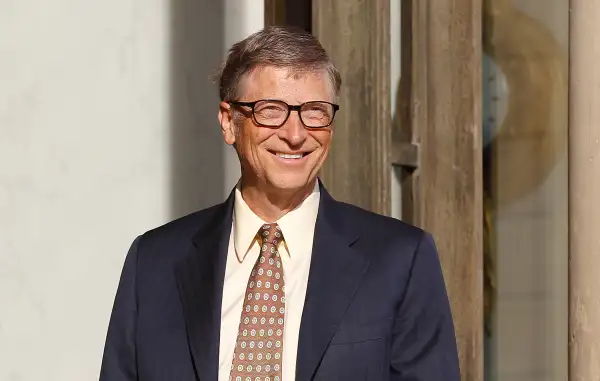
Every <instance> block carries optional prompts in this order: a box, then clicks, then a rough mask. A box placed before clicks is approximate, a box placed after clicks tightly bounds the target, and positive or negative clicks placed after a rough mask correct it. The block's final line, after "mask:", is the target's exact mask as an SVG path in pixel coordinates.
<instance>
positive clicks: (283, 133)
mask: <svg viewBox="0 0 600 381" xmlns="http://www.w3.org/2000/svg"><path fill="white" fill-rule="evenodd" d="M277 133H278V136H279V138H280V139H282V140H285V141H287V142H288V143H289V145H290V146H299V145H301V144H302V143H303V142H304V141H305V140H306V137H307V136H308V132H307V131H306V128H305V127H304V124H303V123H302V120H301V119H300V115H299V114H298V112H297V111H292V112H291V113H290V116H289V118H288V119H287V120H286V121H285V123H284V124H283V126H281V127H280V128H279V130H278V131H277Z"/></svg>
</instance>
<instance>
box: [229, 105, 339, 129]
mask: <svg viewBox="0 0 600 381" xmlns="http://www.w3.org/2000/svg"><path fill="white" fill-rule="evenodd" d="M261 102H276V103H280V104H284V105H286V106H287V110H288V112H287V115H286V117H285V118H284V119H283V122H281V123H280V124H279V125H269V124H263V123H260V122H259V121H257V120H256V115H255V114H254V107H255V106H256V105H257V104H258V103H261ZM226 103H228V104H229V105H231V106H246V107H250V109H251V110H252V120H253V121H254V123H256V125H257V126H260V127H268V128H279V127H281V126H283V125H284V124H285V122H287V120H288V119H289V117H290V114H291V113H292V111H296V112H297V113H298V118H300V121H301V122H302V124H303V125H304V127H306V128H308V129H315V130H316V129H319V128H327V127H329V126H331V124H332V123H333V120H334V119H335V114H336V113H337V112H338V110H339V109H340V106H339V105H337V104H335V103H331V102H327V101H308V102H304V103H301V104H299V105H290V104H287V103H286V102H284V101H282V100H280V99H259V100H257V101H254V102H240V101H227V102H226ZM309 103H326V104H329V105H331V106H332V107H333V115H331V121H329V124H327V125H325V126H318V127H311V126H307V125H306V123H304V121H303V120H302V114H301V113H300V110H302V107H304V106H305V105H307V104H309Z"/></svg>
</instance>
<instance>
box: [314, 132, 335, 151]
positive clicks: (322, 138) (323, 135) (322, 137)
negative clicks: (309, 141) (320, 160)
mask: <svg viewBox="0 0 600 381" xmlns="http://www.w3.org/2000/svg"><path fill="white" fill-rule="evenodd" d="M331 135H332V132H330V131H314V132H312V134H311V137H312V138H313V139H314V140H315V141H316V142H317V143H318V144H319V146H321V148H323V149H325V150H327V149H328V148H329V145H330V144H331Z"/></svg>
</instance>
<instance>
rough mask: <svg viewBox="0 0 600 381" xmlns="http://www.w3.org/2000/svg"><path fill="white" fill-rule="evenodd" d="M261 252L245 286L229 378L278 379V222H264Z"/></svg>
mask: <svg viewBox="0 0 600 381" xmlns="http://www.w3.org/2000/svg"><path fill="white" fill-rule="evenodd" d="M258 235H259V236H260V242H261V249H260V255H259V257H258V260H257V261H256V264H255V265H254V268H253V269H252V273H251V275H250V279H248V285H247V287H246V298H245V299H244V307H243V310H242V316H241V318H240V328H239V332H238V337H237V342H236V345H235V352H234V354H233V364H232V366H231V376H230V377H229V380H230V381H281V380H282V378H281V374H282V360H283V358H282V355H283V324H284V316H285V283H284V281H283V266H282V264H281V257H280V256H279V252H278V250H277V245H278V244H279V243H280V242H281V241H282V240H283V235H282V233H281V229H280V228H279V226H278V225H277V224H266V225H263V226H262V227H261V228H260V230H259V231H258Z"/></svg>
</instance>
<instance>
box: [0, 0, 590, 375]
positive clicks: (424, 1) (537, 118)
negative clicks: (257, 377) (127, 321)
mask: <svg viewBox="0 0 600 381" xmlns="http://www.w3.org/2000/svg"><path fill="white" fill-rule="evenodd" d="M594 1H595V0H582V2H583V3H587V4H592V3H593V2H594ZM569 9H570V4H569V0H376V1H369V2H365V1H361V0H344V1H336V0H323V1H316V0H315V1H311V0H294V1H291V0H221V1H215V0H157V1H152V2H148V1H141V0H118V1H117V0H104V1H89V0H79V1H71V0H54V1H53V2H39V1H33V0H19V1H16V0H4V1H2V3H1V5H0V237H1V238H0V380H2V381H30V380H31V381H32V380H45V381H65V380H92V379H97V376H98V370H99V367H100V361H101V355H102V349H103V344H104V338H105V334H106V328H107V324H108V319H109V316H110V311H111V307H112V302H113V298H114V293H115V291H116V286H117V282H118V278H119V275H120V271H121V267H122V264H123V260H124V257H125V254H126V252H127V249H128V248H129V245H130V244H131V242H132V241H133V239H134V238H135V237H136V236H137V235H138V234H141V233H143V232H144V231H146V230H149V229H152V228H154V227H156V226H158V225H161V224H163V223H166V222H168V221H170V220H172V219H174V218H177V217H179V216H182V215H184V214H187V213H190V212H193V211H196V210H198V209H201V208H204V207H207V206H210V205H213V204H215V203H219V202H221V201H222V200H223V199H224V198H225V197H226V196H227V195H228V194H229V192H230V190H231V188H232V187H233V186H234V184H235V183H236V181H237V179H238V176H239V169H238V164H237V157H236V155H235V153H234V152H233V150H232V149H230V148H229V147H227V146H226V145H225V144H224V143H223V142H222V138H221V133H220V127H219V125H218V121H217V106H218V92H217V87H216V85H214V84H213V83H211V82H210V80H209V76H210V75H211V74H213V73H214V72H215V70H217V68H218V66H219V64H220V63H221V61H222V60H223V59H224V58H225V56H226V53H227V49H228V48H229V47H230V45H231V44H232V43H234V42H236V41H238V40H240V39H242V38H244V37H246V36H247V35H249V34H250V33H252V32H255V31H257V30H259V29H261V28H262V27H264V26H265V25H274V24H277V25H295V26H300V27H302V28H305V29H306V30H308V31H310V32H311V33H313V34H315V35H316V36H317V37H318V38H319V39H320V40H321V42H322V44H323V45H324V47H325V48H326V49H327V50H328V51H329V52H330V53H331V56H332V58H333V60H334V62H335V63H336V65H337V66H338V67H339V69H340V71H341V73H342V77H343V90H342V93H341V97H340V105H341V110H340V113H339V114H338V119H336V135H335V139H334V145H333V149H332V152H331V155H330V158H329V159H328V162H327V164H326V167H325V168H324V169H323V172H322V179H323V181H324V182H325V184H326V186H327V187H328V188H329V189H330V190H331V192H332V193H333V194H334V196H335V197H337V198H338V199H340V200H343V201H348V202H351V203H354V204H357V205H359V206H362V207H364V208H368V209H371V210H374V211H376V212H379V213H383V214H387V215H391V216H393V217H395V218H400V219H404V220H406V221H408V222H411V223H413V224H416V225H419V226H422V227H424V228H425V229H427V230H429V231H431V232H432V233H433V234H434V236H435V238H436V242H437V244H438V248H439V250H440V257H441V260H442V264H443V267H444V276H445V279H446V284H447V287H448V292H449V294H450V298H451V302H452V309H453V314H454V318H455V325H456V329H457V341H458V344H459V349H460V353H461V368H462V373H463V379H464V380H469V381H470V380H497V381H525V380H527V381H529V380H532V381H550V380H552V381H559V380H566V379H568V377H569V340H568V339H569V332H570V330H571V332H574V328H573V326H571V327H570V326H569V254H570V251H569V248H570V236H569V228H570V226H571V225H572V223H571V224H570V223H569V221H571V222H573V221H574V220H573V218H577V216H579V215H577V216H573V215H572V214H571V215H570V214H569V196H570V193H569V175H570V168H571V170H574V171H576V172H575V173H583V172H584V171H585V170H586V168H587V167H584V166H585V165H586V164H585V163H586V160H587V157H582V158H576V159H573V160H572V161H571V163H570V159H569V147H573V146H577V145H575V144H579V145H578V146H579V147H587V146H589V144H590V143H589V141H587V140H585V139H583V140H581V139H580V140H577V141H575V140H574V142H575V143H571V144H570V145H569V140H568V137H569V128H571V127H570V125H569V111H570V107H569V100H570V97H569V94H570V90H569V84H570V83H569V75H570V74H569V73H570V70H571V68H570V67H569V65H570V62H572V60H573V59H574V58H573V54H575V53H573V49H572V47H571V44H573V43H574V42H573V38H574V37H573V36H572V35H571V34H570V23H569ZM578 9H582V8H578ZM589 9H591V8H588V12H590V11H589ZM578 12H579V13H578V14H579V15H581V16H580V17H584V18H585V17H587V16H586V15H585V12H583V11H578ZM595 12H596V13H595V14H598V12H599V11H597V10H596V11H595ZM589 20H591V19H589ZM582 25H584V24H582ZM585 27H586V28H588V29H586V30H587V31H589V30H593V29H594V28H596V29H595V30H597V31H598V33H600V28H598V27H596V26H595V25H594V23H593V22H589V23H587V24H585ZM582 28H583V27H582ZM586 35H588V34H587V33H583V32H582V33H580V34H579V35H578V36H579V37H580V38H581V40H580V41H585V40H584V39H585V38H586ZM578 41H579V40H578ZM579 44H580V45H584V44H585V42H579ZM597 45H598V44H597V43H596V45H595V46H597ZM578 46H579V45H578ZM570 50H571V51H572V52H571V56H570V53H569V52H570ZM595 52H596V53H594V54H596V56H595V57H596V58H597V59H600V53H598V52H600V49H597V50H595ZM576 54H579V55H583V56H577V57H579V58H577V59H580V60H583V59H585V57H588V56H586V55H585V54H587V53H585V52H584V51H583V50H577V51H576ZM590 54H591V53H590ZM581 57H584V58H581ZM577 62H579V61H577ZM586 67H587V68H588V69H589V70H594V69H592V68H591V67H590V66H586ZM596 73H597V71H596ZM582 75H583V74H582ZM596 78H598V79H599V80H600V77H596ZM579 83H580V88H581V90H580V91H583V92H585V91H586V90H585V86H584V85H582V84H581V82H579ZM590 91H591V90H590ZM578 94H579V95H580V96H581V98H578V99H582V102H588V101H586V100H585V99H589V98H586V97H585V96H584V95H585V93H578ZM593 94H594V95H595V96H596V98H592V99H596V100H597V101H598V100H600V94H599V92H598V91H597V92H595V93H593ZM571 99H573V97H571ZM582 107H585V105H583V106H582ZM571 112H572V110H571ZM590 120H591V119H583V122H581V123H582V125H585V126H588V127H586V128H590V130H585V131H587V132H585V133H582V135H578V136H583V135H585V136H586V137H587V138H590V139H591V137H592V136H598V133H597V128H596V127H593V126H592V125H591V124H590V123H588V122H589V121H590ZM590 131H595V132H593V133H591V132H590ZM586 134H587V135H586ZM594 134H595V135H594ZM590 141H591V140H590ZM595 144H596V145H597V144H598V141H597V140H596V141H595ZM594 147H595V146H594ZM594 152H595V151H594ZM576 165H579V166H577V167H575V166H576ZM589 165H590V166H591V165H595V167H593V168H595V169H594V170H596V172H595V173H597V164H595V163H592V164H589ZM573 168H575V169H573ZM582 168H583V169H582ZM589 168H592V167H589ZM589 168H588V169H589ZM593 168H592V169H593ZM579 178H580V177H577V179H579ZM593 181H596V180H593ZM581 184H583V181H581ZM595 184H598V183H597V182H596V183H595ZM594 189H598V190H600V188H594ZM584 193H585V192H584ZM582 194H583V193H581V194H579V196H581V195H582ZM582 197H583V196H582ZM593 205H596V204H593ZM578 210H579V209H578ZM591 210H598V208H597V207H592V209H591ZM581 213H583V214H585V212H581ZM583 214H582V216H583ZM584 217H585V216H584ZM570 218H571V219H570ZM586 221H589V220H586ZM589 236H590V235H587V236H584V237H583V238H582V239H583V240H586V239H588V241H589V238H586V237H589ZM588 241H586V242H588ZM571 245H572V244H571ZM595 249H596V251H595V252H596V253H598V251H597V249H598V246H596V247H595ZM571 255H573V252H571ZM590 255H591V254H590ZM582 271H583V270H582ZM572 292H573V291H572ZM571 296H573V294H571ZM599 308H600V307H599ZM597 316H598V317H600V315H597ZM571 345H573V343H571ZM575 345H577V343H575ZM586 348H587V347H586ZM571 367H573V363H572V364H571ZM596 372H598V370H596ZM594 374H596V375H598V373H594ZM599 376H600V375H599ZM578 379H579V378H578ZM581 379H582V380H583V379H589V380H592V378H581ZM594 379H595V378H594ZM598 379H600V378H598Z"/></svg>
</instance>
